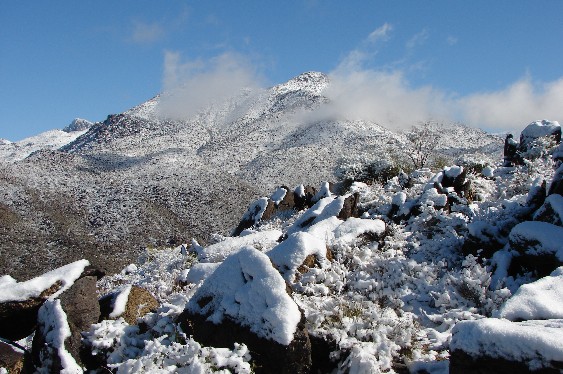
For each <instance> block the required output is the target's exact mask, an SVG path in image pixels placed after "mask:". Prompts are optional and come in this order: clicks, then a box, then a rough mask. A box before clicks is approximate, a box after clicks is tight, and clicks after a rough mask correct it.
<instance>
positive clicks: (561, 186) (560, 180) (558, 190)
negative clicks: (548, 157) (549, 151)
mask: <svg viewBox="0 0 563 374" xmlns="http://www.w3.org/2000/svg"><path fill="white" fill-rule="evenodd" d="M547 194H548V195H553V194H558V195H563V163H562V164H560V165H559V167H558V168H557V170H556V171H555V174H553V179H552V180H551V184H550V185H549V190H548V191H547Z"/></svg>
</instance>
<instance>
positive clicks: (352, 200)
mask: <svg viewBox="0 0 563 374" xmlns="http://www.w3.org/2000/svg"><path fill="white" fill-rule="evenodd" d="M359 201H360V194H359V193H357V192H356V193H354V194H352V195H350V196H348V197H347V198H346V199H345V200H344V206H343V207H342V209H341V210H340V213H338V218H340V219H343V220H347V219H348V218H350V217H359V211H358V202H359Z"/></svg>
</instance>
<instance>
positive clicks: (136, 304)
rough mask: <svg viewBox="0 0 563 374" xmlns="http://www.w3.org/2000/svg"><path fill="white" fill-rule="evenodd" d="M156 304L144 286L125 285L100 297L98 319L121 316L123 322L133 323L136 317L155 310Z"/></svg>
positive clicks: (135, 321)
mask: <svg viewBox="0 0 563 374" xmlns="http://www.w3.org/2000/svg"><path fill="white" fill-rule="evenodd" d="M158 305H159V304H158V301H157V300H156V298H155V297H154V296H153V295H152V294H151V293H150V292H149V291H147V290H145V289H144V288H142V287H139V286H126V287H124V288H122V289H121V290H119V291H117V292H114V293H111V294H109V295H106V296H105V297H103V298H102V299H100V309H101V315H100V320H104V319H116V318H119V317H123V319H124V320H125V322H127V323H128V324H130V325H135V324H136V323H137V319H138V318H140V317H142V316H144V315H145V314H147V313H149V312H153V311H155V310H156V308H158ZM96 322H98V321H96Z"/></svg>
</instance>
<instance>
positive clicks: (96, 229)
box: [0, 73, 502, 276]
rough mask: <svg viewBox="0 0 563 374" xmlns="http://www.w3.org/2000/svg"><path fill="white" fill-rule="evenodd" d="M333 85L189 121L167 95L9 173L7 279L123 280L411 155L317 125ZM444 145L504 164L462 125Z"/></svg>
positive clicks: (250, 94)
mask: <svg viewBox="0 0 563 374" xmlns="http://www.w3.org/2000/svg"><path fill="white" fill-rule="evenodd" d="M329 85H330V81H329V79H328V77H327V76H326V75H324V74H321V73H304V74H302V75H300V76H298V77H296V78H294V79H292V80H290V81H288V82H286V83H284V84H280V85H278V86H274V87H272V88H270V89H267V90H262V91H251V90H242V91H241V92H240V93H239V94H238V95H236V96H235V97H232V98H230V99H228V100H226V101H224V102H217V103H214V104H212V105H211V106H209V107H206V108H203V109H202V110H200V111H199V112H198V113H197V114H196V115H194V116H192V117H190V118H184V119H178V118H172V117H167V116H166V115H165V108H166V105H165V104H167V103H168V102H167V100H169V97H168V96H167V95H170V94H167V93H163V94H161V95H158V96H156V97H154V98H152V99H151V100H149V101H147V102H145V103H143V104H140V105H139V106H137V107H135V108H132V109H130V110H128V111H126V112H124V113H121V114H115V115H110V116H108V118H107V119H106V120H105V121H103V122H99V123H95V124H93V125H92V126H91V127H90V128H89V129H88V130H87V131H86V132H84V133H82V134H81V135H80V136H78V137H76V138H75V139H68V140H66V141H65V142H63V143H67V144H65V145H64V146H62V147H61V148H60V150H55V151H53V146H51V145H49V146H46V147H43V148H41V147H40V148H39V150H38V151H36V152H35V153H34V154H33V155H31V156H29V157H27V158H26V159H24V160H20V161H17V162H11V163H6V162H3V163H0V167H1V168H2V170H1V173H0V188H1V190H2V191H5V192H4V194H3V195H0V212H1V213H2V214H3V215H4V216H5V217H6V220H5V221H0V222H2V223H1V225H2V227H0V229H2V230H3V231H2V235H3V237H5V238H7V240H3V241H2V243H0V254H1V257H2V258H4V259H5V261H6V262H5V263H1V264H0V274H1V273H5V272H6V271H7V270H6V269H7V267H8V264H9V263H14V264H16V265H15V267H14V269H10V273H11V274H14V275H16V276H27V275H32V274H37V273H39V272H40V271H39V270H38V269H41V270H44V268H45V266H48V267H53V266H55V265H57V264H62V263H66V262H68V261H69V260H71V259H78V258H83V257H86V258H88V259H90V260H91V261H92V262H93V263H95V264H99V265H101V266H103V267H106V268H108V269H109V270H110V271H115V270H118V269H119V268H121V267H122V266H123V265H124V264H126V263H128V262H130V261H132V260H134V259H135V258H136V257H137V256H138V255H139V253H141V250H142V248H144V247H145V246H160V245H163V244H173V243H177V242H181V241H185V240H188V239H189V238H191V237H196V238H198V239H199V240H202V241H203V242H206V241H208V240H209V239H210V237H211V236H210V235H211V234H213V233H221V234H222V235H228V234H229V232H230V231H231V230H232V229H233V228H234V227H235V226H236V224H237V221H238V219H239V218H240V217H241V215H242V214H243V213H244V211H245V209H246V207H247V206H248V204H249V203H250V202H251V201H252V200H254V199H255V198H256V197H257V196H260V195H264V194H267V193H269V192H270V191H271V190H272V189H273V188H274V187H276V186H279V185H282V184H285V185H289V186H295V185H297V184H310V185H318V184H319V182H321V181H322V180H331V181H334V180H335V179H336V176H335V171H336V170H337V168H338V166H339V165H340V164H342V163H349V162H369V161H374V160H379V159H390V157H395V156H396V155H402V156H404V148H405V141H406V139H405V136H404V135H403V134H397V133H394V132H391V131H389V130H387V129H385V128H383V127H382V126H380V125H378V124H376V123H373V122H367V121H347V120H323V121H319V120H313V119H312V118H314V116H312V115H311V114H313V113H314V112H315V110H317V109H319V108H322V107H323V106H324V105H330V101H329V99H328V98H327V97H325V96H323V90H324V89H325V88H326V87H328V86H329ZM467 139H472V140H471V141H468V140H467ZM444 144H445V146H444V152H447V154H448V155H449V157H451V158H455V159H463V157H464V153H465V152H467V151H471V152H472V153H475V152H477V151H479V149H481V148H482V149H483V157H482V159H483V160H485V161H484V162H486V161H487V160H496V159H498V158H499V154H500V153H499V152H500V150H501V146H502V141H501V139H499V138H498V137H496V136H492V135H488V134H485V133H483V132H481V131H480V130H476V129H470V128H466V127H459V126H453V127H451V128H450V129H449V130H448V131H446V132H445V134H444ZM10 146H12V145H11V144H7V145H0V150H1V149H2V147H10ZM403 158H404V157H403ZM8 218H9V220H12V221H13V222H17V227H18V230H15V231H14V230H12V231H11V227H12V226H13V225H12V224H10V223H5V222H8V221H9V220H8ZM10 222H11V221H10ZM46 264H48V265H46Z"/></svg>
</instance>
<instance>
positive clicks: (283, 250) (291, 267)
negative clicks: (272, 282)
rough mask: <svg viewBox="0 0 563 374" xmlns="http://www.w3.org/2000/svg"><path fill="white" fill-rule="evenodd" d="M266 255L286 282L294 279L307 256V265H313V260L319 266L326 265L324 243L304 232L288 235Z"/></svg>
mask: <svg viewBox="0 0 563 374" xmlns="http://www.w3.org/2000/svg"><path fill="white" fill-rule="evenodd" d="M267 255H268V257H269V258H270V260H272V263H273V264H274V266H275V267H276V269H278V270H279V271H280V273H281V274H282V276H283V277H284V279H285V280H286V281H287V282H288V283H292V282H293V281H294V278H295V276H296V273H297V272H298V271H299V270H300V267H302V266H303V265H304V264H305V262H306V260H307V259H308V258H310V261H307V262H308V263H307V265H306V266H308V267H313V265H314V263H315V262H316V263H318V264H319V266H320V267H321V268H322V267H324V266H327V265H328V259H327V247H326V243H325V242H324V241H323V240H320V239H318V238H316V237H314V236H312V235H311V234H308V233H306V232H298V233H295V234H292V235H290V236H289V237H288V238H287V239H286V240H284V241H283V242H281V243H280V244H278V245H277V246H275V247H274V248H272V250H270V251H269V252H268V253H267Z"/></svg>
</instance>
